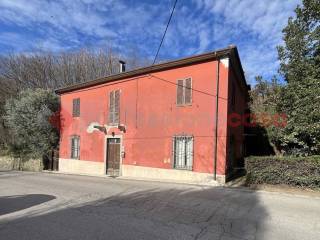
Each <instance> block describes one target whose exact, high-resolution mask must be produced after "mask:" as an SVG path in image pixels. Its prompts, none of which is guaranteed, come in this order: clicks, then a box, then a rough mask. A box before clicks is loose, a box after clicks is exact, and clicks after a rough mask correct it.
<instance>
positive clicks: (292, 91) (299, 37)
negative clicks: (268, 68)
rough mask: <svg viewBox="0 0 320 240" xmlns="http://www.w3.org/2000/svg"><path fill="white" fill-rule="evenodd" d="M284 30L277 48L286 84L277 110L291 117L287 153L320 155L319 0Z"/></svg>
mask: <svg viewBox="0 0 320 240" xmlns="http://www.w3.org/2000/svg"><path fill="white" fill-rule="evenodd" d="M295 13H296V16H295V17H294V18H292V17H291V18H289V20H288V25H287V26H286V27H285V28H284V29H283V34H284V36H283V40H284V46H279V47H278V53H279V59H280V63H281V65H280V73H281V74H282V75H283V77H284V79H285V81H286V83H287V84H286V85H285V86H284V87H283V88H282V90H281V93H280V101H279V103H278V106H277V110H278V111H280V112H284V113H286V114H287V116H288V122H287V126H286V127H285V128H283V129H282V130H281V132H280V134H281V138H282V139H281V146H282V149H283V150H284V151H285V152H286V153H292V154H299V155H307V154H319V153H320V0H304V1H303V5H302V6H298V7H297V8H296V10H295Z"/></svg>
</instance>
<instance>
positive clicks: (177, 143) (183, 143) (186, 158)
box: [173, 136, 193, 170]
mask: <svg viewBox="0 0 320 240" xmlns="http://www.w3.org/2000/svg"><path fill="white" fill-rule="evenodd" d="M173 158H174V166H173V167H174V168H176V169H187V170H192V165H193V137H192V136H174V138H173Z"/></svg>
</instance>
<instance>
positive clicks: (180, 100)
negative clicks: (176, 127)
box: [177, 80, 184, 105]
mask: <svg viewBox="0 0 320 240" xmlns="http://www.w3.org/2000/svg"><path fill="white" fill-rule="evenodd" d="M183 103H184V101H183V80H178V85H177V104H178V105H181V104H183Z"/></svg>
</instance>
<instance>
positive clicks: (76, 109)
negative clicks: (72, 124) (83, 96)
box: [72, 98, 80, 117]
mask: <svg viewBox="0 0 320 240" xmlns="http://www.w3.org/2000/svg"><path fill="white" fill-rule="evenodd" d="M72 116H73V117H80V98H76V99H73V102H72Z"/></svg>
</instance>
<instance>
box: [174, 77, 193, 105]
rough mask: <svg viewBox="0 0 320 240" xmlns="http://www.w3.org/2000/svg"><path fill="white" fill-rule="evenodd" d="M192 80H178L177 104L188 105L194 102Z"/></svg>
mask: <svg viewBox="0 0 320 240" xmlns="http://www.w3.org/2000/svg"><path fill="white" fill-rule="evenodd" d="M191 88H192V80H191V78H187V79H183V80H178V85H177V105H188V104H191V102H192V89H191Z"/></svg>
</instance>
